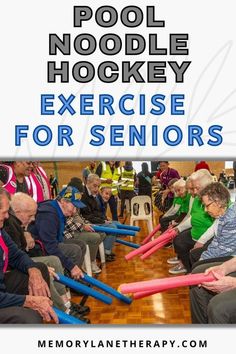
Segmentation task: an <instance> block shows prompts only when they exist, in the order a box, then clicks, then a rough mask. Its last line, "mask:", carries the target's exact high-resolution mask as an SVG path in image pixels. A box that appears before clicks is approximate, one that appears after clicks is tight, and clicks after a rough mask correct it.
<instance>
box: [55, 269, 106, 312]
mask: <svg viewBox="0 0 236 354" xmlns="http://www.w3.org/2000/svg"><path fill="white" fill-rule="evenodd" d="M55 280H56V281H57V282H59V283H61V284H64V285H66V286H68V287H69V288H71V289H74V290H75V291H78V292H81V293H83V294H85V295H89V296H92V297H94V298H95V299H98V300H100V301H102V302H105V304H108V305H110V304H111V303H112V298H110V297H109V296H107V295H104V294H102V293H99V292H98V291H96V290H94V289H92V288H90V287H88V286H86V285H83V284H81V283H79V282H78V281H76V280H73V279H70V278H68V277H65V276H64V275H62V274H61V273H57V278H56V279H55Z"/></svg>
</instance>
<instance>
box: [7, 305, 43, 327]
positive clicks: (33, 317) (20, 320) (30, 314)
mask: <svg viewBox="0 0 236 354" xmlns="http://www.w3.org/2000/svg"><path fill="white" fill-rule="evenodd" d="M0 323H5V324H6V323H9V324H10V323H11V324H41V323H43V319H42V317H41V316H40V315H39V314H38V312H37V311H34V310H32V309H27V308H24V307H20V306H13V307H7V308H3V309H0Z"/></svg>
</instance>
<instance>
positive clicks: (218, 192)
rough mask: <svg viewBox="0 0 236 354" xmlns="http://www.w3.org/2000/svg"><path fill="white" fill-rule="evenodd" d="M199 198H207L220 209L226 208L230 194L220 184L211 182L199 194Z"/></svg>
mask: <svg viewBox="0 0 236 354" xmlns="http://www.w3.org/2000/svg"><path fill="white" fill-rule="evenodd" d="M199 195H200V198H201V199H202V197H204V196H207V197H208V198H209V199H210V200H211V201H212V202H217V203H219V204H220V206H221V207H227V205H228V203H229V201H230V193H229V191H228V189H227V188H226V187H225V186H224V185H223V184H222V183H221V182H213V183H211V184H209V185H208V186H206V187H205V188H204V189H203V190H202V191H201V192H200V194H199Z"/></svg>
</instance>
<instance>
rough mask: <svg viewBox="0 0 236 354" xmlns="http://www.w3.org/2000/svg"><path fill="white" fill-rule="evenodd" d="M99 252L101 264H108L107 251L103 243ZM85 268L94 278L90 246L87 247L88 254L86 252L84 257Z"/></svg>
mask: <svg viewBox="0 0 236 354" xmlns="http://www.w3.org/2000/svg"><path fill="white" fill-rule="evenodd" d="M98 251H99V253H100V259H101V263H102V264H104V263H106V258H105V250H104V245H103V242H101V243H100V245H99V247H98ZM83 268H85V271H86V273H87V274H88V275H90V276H91V277H92V267H91V258H90V251H89V246H88V245H86V252H85V255H84V264H83Z"/></svg>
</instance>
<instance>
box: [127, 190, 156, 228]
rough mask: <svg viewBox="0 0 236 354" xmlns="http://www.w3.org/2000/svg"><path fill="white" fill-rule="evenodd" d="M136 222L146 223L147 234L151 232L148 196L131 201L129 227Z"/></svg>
mask: <svg viewBox="0 0 236 354" xmlns="http://www.w3.org/2000/svg"><path fill="white" fill-rule="evenodd" d="M136 220H145V221H147V223H148V231H149V233H150V232H151V231H152V230H153V222H152V201H151V198H150V197H149V196H146V195H138V196H136V197H133V198H132V199H131V216H130V225H134V223H135V221H136Z"/></svg>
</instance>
